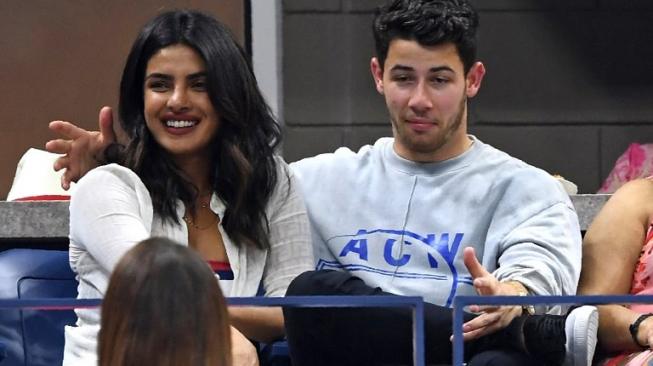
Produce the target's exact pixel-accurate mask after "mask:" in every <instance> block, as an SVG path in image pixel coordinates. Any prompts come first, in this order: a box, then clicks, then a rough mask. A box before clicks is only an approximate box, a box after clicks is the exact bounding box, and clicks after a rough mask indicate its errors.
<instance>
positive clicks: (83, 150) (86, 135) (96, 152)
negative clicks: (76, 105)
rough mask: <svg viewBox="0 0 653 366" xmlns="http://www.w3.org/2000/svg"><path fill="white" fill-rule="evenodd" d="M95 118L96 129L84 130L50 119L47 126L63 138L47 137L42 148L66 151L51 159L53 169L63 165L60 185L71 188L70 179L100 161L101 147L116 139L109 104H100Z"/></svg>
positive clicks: (76, 178)
mask: <svg viewBox="0 0 653 366" xmlns="http://www.w3.org/2000/svg"><path fill="white" fill-rule="evenodd" d="M98 119H99V125H100V131H99V132H98V131H86V130H85V129H83V128H80V127H77V126H75V125H74V124H72V123H70V122H65V121H52V122H50V126H49V127H50V130H52V131H54V132H56V133H57V134H59V135H60V136H63V137H64V138H63V139H56V140H50V141H48V142H47V143H46V144H45V149H46V150H47V151H49V152H52V153H56V154H65V155H64V156H62V157H60V158H58V159H57V160H56V161H55V162H54V170H55V171H59V170H61V169H65V172H64V174H63V175H62V176H61V187H62V188H63V189H65V190H68V188H70V182H76V181H77V180H78V179H79V178H81V177H82V176H84V174H86V173H87V172H88V171H89V170H91V169H93V168H95V167H96V166H98V165H100V164H101V161H102V160H103V159H101V158H100V157H102V156H103V154H104V149H106V148H107V146H109V145H110V144H111V143H113V142H114V141H116V135H115V133H114V130H113V114H112V111H111V107H102V109H100V115H99V118H98Z"/></svg>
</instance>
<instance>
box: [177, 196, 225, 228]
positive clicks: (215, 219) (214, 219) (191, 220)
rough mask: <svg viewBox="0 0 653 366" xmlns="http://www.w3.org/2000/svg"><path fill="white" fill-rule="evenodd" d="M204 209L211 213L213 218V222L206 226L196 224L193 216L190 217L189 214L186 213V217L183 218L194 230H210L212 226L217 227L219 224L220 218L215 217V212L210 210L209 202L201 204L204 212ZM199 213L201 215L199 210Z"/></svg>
mask: <svg viewBox="0 0 653 366" xmlns="http://www.w3.org/2000/svg"><path fill="white" fill-rule="evenodd" d="M202 209H204V210H207V211H209V213H210V214H211V216H213V220H211V222H210V223H208V224H207V225H206V226H200V224H199V223H198V222H196V221H195V219H193V217H192V216H191V215H189V214H188V213H185V214H184V216H182V220H184V221H185V222H186V224H188V226H192V227H193V228H195V229H197V230H206V229H208V228H210V227H211V226H213V225H215V223H216V222H218V216H217V215H215V214H214V213H213V211H211V210H210V209H209V203H208V202H202V203H201V204H200V210H202ZM198 213H199V210H198ZM197 216H199V215H197Z"/></svg>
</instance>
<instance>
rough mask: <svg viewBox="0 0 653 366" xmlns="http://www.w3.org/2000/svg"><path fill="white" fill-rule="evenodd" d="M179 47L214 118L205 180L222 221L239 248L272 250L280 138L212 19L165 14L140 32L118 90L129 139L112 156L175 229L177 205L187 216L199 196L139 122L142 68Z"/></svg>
mask: <svg viewBox="0 0 653 366" xmlns="http://www.w3.org/2000/svg"><path fill="white" fill-rule="evenodd" d="M177 44H182V45H186V46H188V47H191V48H192V49H194V50H195V51H196V52H197V53H198V54H199V55H200V56H201V57H202V59H203V60H204V62H205V64H206V78H207V80H206V81H207V91H208V95H209V98H210V100H211V103H212V104H213V107H214V108H215V110H216V112H217V114H218V116H219V124H220V126H219V129H218V133H217V134H216V137H215V139H214V140H213V141H212V142H211V145H210V150H211V159H212V161H211V167H212V171H211V172H210V181H211V185H212V188H213V190H214V192H216V193H217V195H218V196H219V197H220V198H221V199H222V200H223V201H224V202H225V206H226V211H225V214H224V217H223V218H221V220H222V225H223V227H224V229H225V231H226V232H227V234H228V235H229V236H230V237H231V238H233V239H234V241H235V242H236V243H237V244H243V243H245V244H248V245H255V246H258V247H261V248H267V247H269V245H270V243H269V240H268V235H267V234H268V231H269V222H268V220H267V217H266V215H265V207H266V204H267V203H268V201H269V199H270V196H271V194H272V192H273V190H274V188H275V186H276V184H277V180H278V179H277V178H278V177H277V170H276V166H277V164H276V162H275V159H274V148H275V147H276V146H277V145H278V144H279V143H280V140H281V131H280V127H279V124H278V123H277V121H276V120H275V118H274V116H273V114H272V112H271V111H270V108H269V107H268V105H267V104H266V102H265V100H264V98H263V96H262V95H261V92H260V91H259V89H258V85H257V83H256V78H255V77H254V73H253V72H252V68H251V65H250V63H249V61H248V58H247V56H246V54H245V52H244V50H243V49H242V48H241V47H240V46H239V45H238V44H237V43H236V41H235V40H234V37H233V35H232V34H231V32H229V30H228V29H227V28H226V27H225V26H224V25H223V24H221V23H220V22H219V21H217V20H216V19H215V18H213V17H211V16H209V15H207V14H204V13H201V12H197V11H186V10H177V11H170V12H166V13H162V14H160V15H159V16H157V17H156V18H154V19H153V20H151V21H150V22H149V23H147V24H146V25H145V27H143V29H142V30H141V32H140V34H139V35H138V37H137V38H136V41H135V42H134V44H133V46H132V49H131V52H130V53H129V56H128V57H127V62H126V65H125V69H124V71H123V75H122V81H121V83H120V105H119V116H120V122H121V125H122V127H123V129H124V130H125V131H126V133H127V134H128V136H129V138H130V142H129V144H128V145H127V147H126V148H124V149H120V148H116V147H115V146H114V147H113V148H112V149H109V156H108V160H112V161H119V162H120V163H121V164H123V165H125V166H126V167H128V168H130V169H132V170H133V171H134V172H136V174H138V176H139V177H140V178H141V179H142V180H143V183H144V184H145V186H146V187H147V188H148V190H149V192H150V195H151V197H152V201H153V204H154V211H155V212H156V213H157V214H158V215H160V216H161V217H163V218H164V220H167V221H171V222H174V223H177V224H179V223H180V222H179V218H178V217H177V213H176V199H180V200H181V201H182V202H184V204H185V205H186V206H187V207H188V208H189V209H190V210H192V211H194V210H195V200H196V198H197V196H198V194H199V192H198V191H197V187H194V186H193V185H192V184H191V183H190V182H189V181H188V178H187V177H186V176H185V175H184V173H183V172H182V170H181V169H180V167H178V166H176V165H175V163H174V162H173V161H172V159H171V158H170V156H168V155H167V153H166V152H165V151H164V150H163V149H162V148H161V147H160V146H159V145H158V144H157V143H156V142H155V140H154V138H153V137H152V135H151V134H150V132H149V130H148V128H147V126H146V124H145V117H144V115H143V109H144V105H143V92H144V78H145V71H146V68H147V63H148V61H149V60H150V58H151V57H152V56H153V55H154V54H155V53H156V52H158V51H159V50H160V49H162V48H165V47H168V46H172V45H177Z"/></svg>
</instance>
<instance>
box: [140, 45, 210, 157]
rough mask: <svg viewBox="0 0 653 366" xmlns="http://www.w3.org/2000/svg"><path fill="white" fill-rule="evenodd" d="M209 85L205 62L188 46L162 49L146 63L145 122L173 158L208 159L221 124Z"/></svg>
mask: <svg viewBox="0 0 653 366" xmlns="http://www.w3.org/2000/svg"><path fill="white" fill-rule="evenodd" d="M206 83H207V81H206V66H205V62H204V60H203V59H202V57H201V56H200V55H199V54H198V53H197V52H196V51H195V50H194V49H192V48H190V47H188V46H185V45H182V44H176V45H172V46H168V47H165V48H162V49H160V50H159V51H158V52H156V53H155V54H154V55H153V56H152V58H150V60H149V62H148V63H147V68H146V70H145V80H144V88H143V90H144V92H143V94H144V95H143V102H144V115H145V121H146V123H147V128H148V129H149V130H150V132H151V133H152V136H153V137H154V139H155V140H156V141H157V143H158V144H159V145H160V146H161V147H162V148H163V149H164V150H165V151H167V152H168V153H170V154H171V155H172V156H173V157H174V158H184V157H198V156H201V155H202V154H206V156H208V151H209V149H208V148H209V144H210V143H211V141H212V140H213V138H214V137H215V135H216V133H217V131H218V127H219V125H220V121H219V117H218V115H217V113H216V111H215V108H214V107H213V104H212V103H211V99H210V98H209V94H208V92H207V85H206Z"/></svg>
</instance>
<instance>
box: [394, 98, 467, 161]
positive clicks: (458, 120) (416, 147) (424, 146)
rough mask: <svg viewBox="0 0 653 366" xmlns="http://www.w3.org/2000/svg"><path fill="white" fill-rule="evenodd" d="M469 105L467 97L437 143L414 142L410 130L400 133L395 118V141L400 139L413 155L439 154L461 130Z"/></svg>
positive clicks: (461, 102) (463, 99)
mask: <svg viewBox="0 0 653 366" xmlns="http://www.w3.org/2000/svg"><path fill="white" fill-rule="evenodd" d="M466 103H467V97H464V98H462V100H461V101H460V104H459V105H458V114H456V115H455V116H454V117H453V118H452V119H451V121H452V123H450V124H448V125H447V126H448V127H447V130H446V132H445V133H444V134H443V135H441V136H439V138H437V139H436V140H435V141H433V142H427V143H419V142H417V141H413V140H412V139H411V138H410V137H409V133H408V128H405V129H406V133H403V134H400V133H398V128H399V127H398V125H397V121H396V120H395V119H394V118H391V123H392V134H393V136H394V138H395V139H398V140H399V141H400V143H401V145H402V146H404V147H405V148H406V149H407V150H409V151H411V152H413V153H418V154H434V153H436V152H438V151H439V150H440V149H442V147H443V146H444V145H446V144H447V142H449V141H450V140H451V138H452V136H453V135H454V134H455V133H456V132H457V131H458V130H459V129H460V127H461V126H462V124H463V119H464V117H465V104H466Z"/></svg>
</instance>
